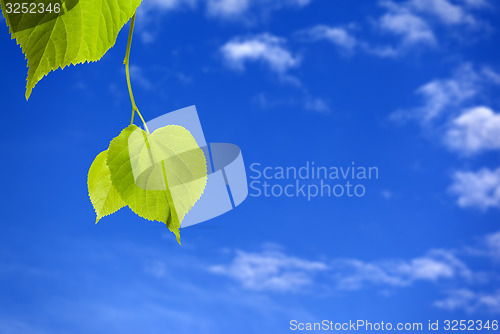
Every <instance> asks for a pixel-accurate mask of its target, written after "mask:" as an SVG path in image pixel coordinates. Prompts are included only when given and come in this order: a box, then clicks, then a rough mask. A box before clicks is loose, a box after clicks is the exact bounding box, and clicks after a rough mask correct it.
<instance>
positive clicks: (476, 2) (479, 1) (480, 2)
mask: <svg viewBox="0 0 500 334" xmlns="http://www.w3.org/2000/svg"><path fill="white" fill-rule="evenodd" d="M462 1H463V2H465V5H466V6H469V7H473V8H482V7H489V6H490V4H489V3H488V2H487V1H486V0H462Z"/></svg>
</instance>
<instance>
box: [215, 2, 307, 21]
mask: <svg viewBox="0 0 500 334" xmlns="http://www.w3.org/2000/svg"><path fill="white" fill-rule="evenodd" d="M310 2H311V0H280V1H276V0H207V13H208V14H209V15H210V16H214V17H219V18H223V19H229V20H235V19H238V20H240V21H241V17H242V16H243V15H248V13H249V12H250V11H251V10H252V9H257V10H260V11H261V12H270V11H273V10H277V9H281V8H284V7H295V8H301V7H305V6H307V5H309V3H310Z"/></svg>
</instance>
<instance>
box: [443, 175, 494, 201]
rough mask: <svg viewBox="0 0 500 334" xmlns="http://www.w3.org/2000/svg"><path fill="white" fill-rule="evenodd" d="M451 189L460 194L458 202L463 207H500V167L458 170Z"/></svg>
mask: <svg viewBox="0 0 500 334" xmlns="http://www.w3.org/2000/svg"><path fill="white" fill-rule="evenodd" d="M450 190H451V192H452V193H454V194H456V195H457V196H458V200H457V203H458V205H459V206H461V207H464V208H465V207H473V208H479V209H482V210H485V209H488V208H490V207H496V208H500V168H497V169H496V170H490V169H488V168H483V169H481V170H479V171H477V172H463V171H461V172H456V173H455V174H454V175H453V184H452V185H451V187H450Z"/></svg>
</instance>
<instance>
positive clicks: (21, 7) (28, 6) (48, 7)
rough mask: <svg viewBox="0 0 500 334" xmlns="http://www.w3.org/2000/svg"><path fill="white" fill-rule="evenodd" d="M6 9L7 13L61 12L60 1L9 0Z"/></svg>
mask: <svg viewBox="0 0 500 334" xmlns="http://www.w3.org/2000/svg"><path fill="white" fill-rule="evenodd" d="M5 11H6V12H7V14H44V13H56V14H59V13H60V12H61V4H60V3H42V2H39V3H35V2H31V3H27V2H25V3H19V2H14V3H11V2H8V3H6V4H5Z"/></svg>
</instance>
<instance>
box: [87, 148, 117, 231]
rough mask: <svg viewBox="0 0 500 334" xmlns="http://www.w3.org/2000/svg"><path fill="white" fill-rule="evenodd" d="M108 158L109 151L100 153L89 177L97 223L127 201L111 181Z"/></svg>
mask: <svg viewBox="0 0 500 334" xmlns="http://www.w3.org/2000/svg"><path fill="white" fill-rule="evenodd" d="M107 158H108V151H104V152H101V153H99V155H97V157H96V158H95V160H94V162H93V163H92V165H91V166H90V169H89V174H88V178H87V186H88V191H89V197H90V201H91V202H92V205H93V206H94V210H95V213H96V215H97V219H96V222H95V223H96V224H97V222H98V221H99V219H101V218H102V217H104V216H107V215H110V214H112V213H114V212H116V211H118V210H120V209H121V208H123V207H124V206H125V202H124V201H123V200H122V198H121V197H120V194H118V192H117V191H116V189H115V187H114V186H113V184H112V183H111V174H110V172H109V168H108V165H107V163H106V160H107Z"/></svg>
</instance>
